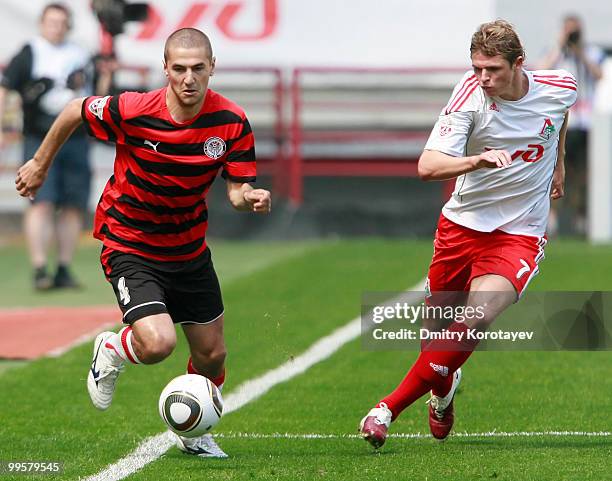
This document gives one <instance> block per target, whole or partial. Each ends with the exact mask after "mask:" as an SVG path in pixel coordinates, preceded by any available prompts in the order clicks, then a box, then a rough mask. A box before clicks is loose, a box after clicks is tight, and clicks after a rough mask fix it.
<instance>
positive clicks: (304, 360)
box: [84, 279, 425, 481]
mask: <svg viewBox="0 0 612 481" xmlns="http://www.w3.org/2000/svg"><path fill="white" fill-rule="evenodd" d="M424 286H425V279H423V280H421V281H420V282H419V283H418V284H416V285H415V286H413V287H411V288H410V289H409V291H408V292H409V296H408V297H406V295H405V294H400V296H399V298H401V300H402V301H405V302H409V300H412V299H413V298H414V299H413V302H415V301H416V300H417V299H418V298H419V297H422V296H419V294H418V293H415V292H414V291H422V290H423V288H424ZM394 301H395V299H391V300H389V301H387V302H389V303H393V302H394ZM360 327H361V316H360V317H356V318H355V319H353V320H352V321H350V322H348V323H347V324H345V325H344V326H342V327H340V328H338V329H336V330H335V331H333V332H332V333H331V334H328V335H327V336H325V337H322V338H321V339H319V340H318V341H316V342H315V343H314V344H313V345H312V346H310V347H309V348H308V349H307V350H306V351H305V352H304V353H302V354H300V355H299V356H296V357H294V358H293V359H291V360H289V361H287V362H285V363H283V364H281V365H280V366H278V367H276V368H274V369H272V370H270V371H268V372H266V373H265V374H263V375H261V376H259V377H256V378H254V379H251V380H249V381H246V382H244V383H242V384H241V385H239V386H238V387H237V388H236V389H235V390H234V391H232V392H231V393H230V394H229V395H228V396H226V397H225V403H224V408H223V414H224V415H226V414H229V413H231V412H233V411H236V410H238V409H240V408H241V407H243V406H244V405H245V404H248V403H250V402H251V401H253V400H255V399H257V398H258V397H260V396H262V395H263V394H265V393H266V392H268V391H269V390H270V389H272V388H273V387H274V386H276V385H277V384H280V383H283V382H285V381H288V380H289V379H291V378H293V377H295V376H298V375H300V374H302V373H303V372H305V371H306V370H307V369H309V368H310V367H312V366H313V365H315V364H317V363H319V362H321V361H323V360H324V359H327V358H328V357H330V356H331V355H332V354H333V353H335V352H336V351H337V350H338V349H340V348H341V347H342V346H344V345H345V344H346V343H348V342H350V341H352V340H353V339H355V338H357V337H358V336H359V334H360V332H361V329H360ZM173 445H174V435H173V434H172V433H171V432H170V431H166V432H164V433H160V434H157V435H155V436H151V437H148V438H146V439H144V440H143V441H142V442H141V443H140V445H139V446H138V447H137V448H136V449H135V450H134V451H132V452H131V453H130V454H128V455H127V456H125V457H123V458H121V459H120V460H119V461H117V462H115V463H113V464H111V465H109V466H107V467H106V468H105V469H104V470H102V471H100V472H99V473H98V474H95V475H93V476H90V477H88V478H85V480H84V481H119V480H121V479H124V478H127V477H128V476H130V475H131V474H133V473H135V472H136V471H138V470H139V469H142V468H143V467H145V466H146V465H147V464H149V463H151V462H153V461H155V460H156V459H158V458H159V457H161V456H162V455H163V454H164V453H165V452H166V451H168V449H170V448H171V447H172V446H173Z"/></svg>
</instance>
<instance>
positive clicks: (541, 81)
mask: <svg viewBox="0 0 612 481" xmlns="http://www.w3.org/2000/svg"><path fill="white" fill-rule="evenodd" d="M534 80H535V81H536V82H538V83H541V84H546V85H552V86H554V87H560V88H563V89H570V90H576V87H574V86H573V85H564V84H560V83H556V82H548V81H546V80H538V79H534Z"/></svg>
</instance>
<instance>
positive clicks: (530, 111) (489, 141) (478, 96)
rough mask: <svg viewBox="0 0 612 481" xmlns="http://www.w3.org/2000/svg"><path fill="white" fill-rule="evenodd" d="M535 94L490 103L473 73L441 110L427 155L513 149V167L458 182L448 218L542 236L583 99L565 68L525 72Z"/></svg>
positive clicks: (483, 229) (485, 229)
mask: <svg viewBox="0 0 612 481" xmlns="http://www.w3.org/2000/svg"><path fill="white" fill-rule="evenodd" d="M524 73H525V74H526V75H527V78H528V79H529V91H528V92H527V94H526V95H525V96H524V97H522V98H521V99H519V100H515V101H510V100H504V99H502V98H499V97H488V96H487V95H486V94H485V92H484V91H483V90H482V89H481V88H480V87H479V86H478V80H477V79H476V76H475V75H474V73H473V72H471V71H470V72H467V73H466V74H465V75H464V76H463V78H462V79H461V81H460V82H459V83H458V84H457V86H456V87H455V89H454V91H453V94H452V96H451V99H450V101H449V102H448V104H447V105H446V106H445V107H444V110H443V111H442V112H441V114H440V117H439V118H438V121H437V122H436V124H435V126H434V128H433V130H432V132H431V135H430V136H429V140H428V141H427V144H426V146H425V149H426V150H436V151H439V152H443V153H445V154H448V155H451V156H453V157H463V156H472V155H479V154H481V153H482V152H484V151H485V150H489V149H497V150H502V149H503V150H507V151H508V152H510V155H511V156H512V158H513V162H512V165H510V166H509V167H508V168H503V169H500V168H495V169H486V168H485V169H479V170H476V171H474V172H469V173H467V174H464V175H461V176H459V177H458V178H457V181H456V184H455V190H454V192H453V195H452V196H451V198H450V200H449V201H448V202H447V203H446V204H445V205H444V207H443V209H442V213H443V214H444V216H445V217H446V218H447V219H449V220H451V221H453V222H455V223H457V224H460V225H462V226H465V227H468V228H470V229H474V230H478V231H481V232H492V231H494V230H496V229H499V230H501V231H503V232H507V233H509V234H521V235H532V236H538V237H540V236H542V235H544V234H545V231H546V222H547V219H548V211H549V209H550V197H549V196H550V188H551V183H552V176H553V172H554V169H555V165H556V163H557V148H558V145H559V131H560V130H561V126H562V125H563V120H564V117H565V114H566V113H567V111H568V110H569V108H570V107H571V106H572V105H573V104H574V102H575V101H576V94H577V91H576V80H575V79H574V77H573V76H572V75H571V74H570V73H569V72H567V71H565V70H538V71H524Z"/></svg>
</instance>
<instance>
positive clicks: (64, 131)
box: [15, 98, 85, 198]
mask: <svg viewBox="0 0 612 481" xmlns="http://www.w3.org/2000/svg"><path fill="white" fill-rule="evenodd" d="M84 100H85V99H82V98H80V99H74V100H72V101H70V103H68V105H66V107H64V110H62V112H61V113H60V114H59V115H58V117H57V118H56V119H55V122H53V125H52V126H51V128H50V129H49V132H47V135H45V138H44V139H43V141H42V143H41V144H40V147H38V150H37V151H36V153H35V154H34V157H33V158H31V159H30V160H28V161H27V162H26V163H25V164H23V165H22V166H21V168H20V169H19V170H18V171H17V177H16V178H15V186H16V188H17V192H19V195H21V196H23V197H30V198H33V197H34V196H35V195H36V192H38V189H40V186H41V185H42V184H43V182H44V181H45V179H46V177H47V172H48V171H49V167H51V163H52V162H53V159H54V158H55V156H56V155H57V153H58V151H59V149H60V148H61V147H62V145H64V142H66V140H68V137H70V135H71V134H72V132H74V130H75V129H76V128H77V127H78V126H79V125H80V123H81V122H82V119H81V106H82V105H83V101H84Z"/></svg>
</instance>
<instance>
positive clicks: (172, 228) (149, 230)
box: [106, 207, 208, 235]
mask: <svg viewBox="0 0 612 481" xmlns="http://www.w3.org/2000/svg"><path fill="white" fill-rule="evenodd" d="M106 214H107V215H108V216H110V217H112V218H114V219H116V220H118V221H119V222H120V223H121V224H123V225H124V226H126V227H131V228H133V229H137V230H139V231H142V232H144V233H145V234H164V235H170V234H181V233H183V232H187V231H189V230H191V229H193V228H194V227H196V226H198V225H200V224H203V223H204V222H206V221H207V220H208V211H207V210H203V211H202V212H200V214H199V215H198V216H197V217H196V218H195V219H190V220H186V221H184V222H181V223H179V224H177V223H174V222H153V221H149V220H142V219H132V218H130V217H128V216H126V215H125V214H122V213H121V212H119V211H118V210H117V209H115V208H114V207H110V208H109V209H107V210H106Z"/></svg>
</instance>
